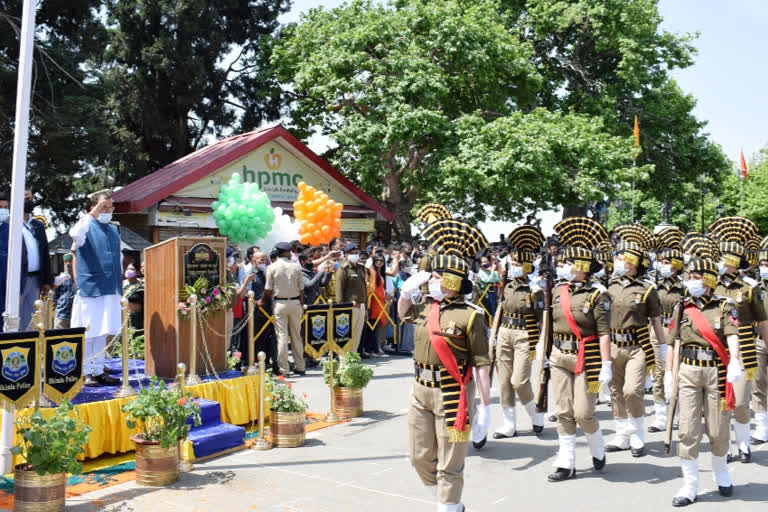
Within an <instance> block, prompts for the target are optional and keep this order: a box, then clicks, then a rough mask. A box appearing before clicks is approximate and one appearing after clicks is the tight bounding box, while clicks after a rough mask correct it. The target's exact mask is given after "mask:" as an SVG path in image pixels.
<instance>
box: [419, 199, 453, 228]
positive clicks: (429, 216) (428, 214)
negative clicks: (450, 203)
mask: <svg viewBox="0 0 768 512" xmlns="http://www.w3.org/2000/svg"><path fill="white" fill-rule="evenodd" d="M416 218H417V219H419V220H420V221H421V222H423V223H424V224H431V223H433V222H435V221H436V220H441V219H450V218H451V213H450V212H449V211H448V208H446V207H445V206H443V205H442V204H440V203H424V204H423V205H422V206H421V208H419V209H418V210H417V211H416Z"/></svg>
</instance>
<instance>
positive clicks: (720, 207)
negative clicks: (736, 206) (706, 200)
mask: <svg viewBox="0 0 768 512" xmlns="http://www.w3.org/2000/svg"><path fill="white" fill-rule="evenodd" d="M724 209H725V207H724V206H723V203H721V202H720V201H718V202H717V207H715V212H716V213H717V218H718V219H719V218H720V217H722V216H723V210H724Z"/></svg>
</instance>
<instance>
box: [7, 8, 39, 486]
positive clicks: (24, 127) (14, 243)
mask: <svg viewBox="0 0 768 512" xmlns="http://www.w3.org/2000/svg"><path fill="white" fill-rule="evenodd" d="M36 9H37V6H36V2H35V0H24V5H23V8H22V15H21V37H20V41H19V43H20V52H19V76H18V83H17V86H16V118H15V123H14V124H15V133H14V136H13V175H12V177H11V179H12V181H11V216H10V219H9V224H8V227H9V235H8V273H7V276H8V282H7V287H6V293H5V309H6V310H5V312H4V313H3V315H4V319H5V331H6V332H15V331H18V330H19V296H20V290H21V271H20V270H21V244H22V243H24V240H23V239H22V234H21V229H22V222H24V188H25V174H26V169H27V140H28V138H29V98H30V93H31V91H30V89H31V87H32V56H33V54H34V51H35V10H36ZM25 327H26V325H25V326H23V328H25ZM13 417H14V414H13V412H9V411H7V410H6V409H5V408H3V414H2V421H3V424H2V430H0V464H2V468H0V469H2V471H3V474H6V473H9V472H11V471H12V469H13V468H12V462H13V455H12V454H11V450H10V448H11V446H12V445H13V438H14V428H13V427H14V424H13Z"/></svg>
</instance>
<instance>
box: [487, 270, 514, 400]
mask: <svg viewBox="0 0 768 512" xmlns="http://www.w3.org/2000/svg"><path fill="white" fill-rule="evenodd" d="M508 265H509V263H507V264H506V265H505V268H504V275H503V277H502V278H501V293H500V295H499V301H498V304H497V305H496V311H494V313H493V322H492V323H491V337H490V338H489V339H488V342H489V343H488V345H489V347H488V348H489V350H490V352H491V353H490V354H489V355H490V359H491V368H490V370H489V371H488V379H489V382H490V384H491V385H492V384H493V370H494V368H496V338H497V336H498V333H499V323H500V322H501V309H502V308H501V304H502V303H503V302H504V289H505V288H506V287H507V275H508V274H509V272H508V270H509V269H508V268H506V267H507V266H508Z"/></svg>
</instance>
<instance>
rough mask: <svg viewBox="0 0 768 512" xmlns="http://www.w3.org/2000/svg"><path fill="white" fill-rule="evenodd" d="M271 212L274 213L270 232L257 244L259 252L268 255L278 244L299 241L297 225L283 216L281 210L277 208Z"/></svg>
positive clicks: (286, 216)
mask: <svg viewBox="0 0 768 512" xmlns="http://www.w3.org/2000/svg"><path fill="white" fill-rule="evenodd" d="M272 211H274V212H275V222H273V223H272V230H271V231H270V232H269V233H267V236H265V237H264V239H263V240H260V241H259V243H258V245H259V247H261V250H262V251H264V252H266V253H269V251H271V250H272V248H273V247H274V246H275V244H277V243H278V242H291V241H293V240H298V239H299V223H298V222H297V221H296V220H294V219H292V218H291V217H289V216H288V215H285V214H283V209H282V208H280V207H279V206H278V207H276V208H273V209H272Z"/></svg>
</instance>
